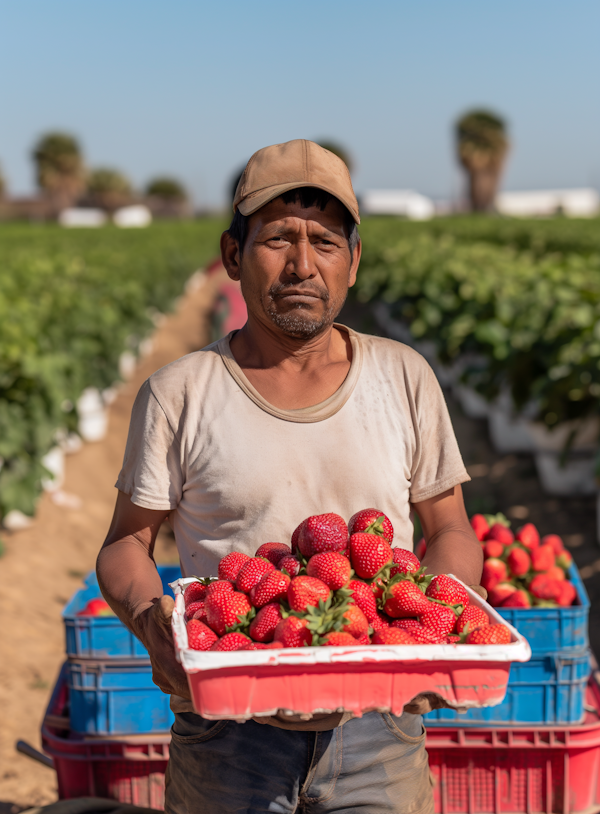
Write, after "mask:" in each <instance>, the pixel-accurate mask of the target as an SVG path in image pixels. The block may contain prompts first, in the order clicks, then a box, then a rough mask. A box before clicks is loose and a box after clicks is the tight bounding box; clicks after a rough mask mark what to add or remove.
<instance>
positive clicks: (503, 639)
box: [467, 624, 510, 644]
mask: <svg viewBox="0 0 600 814" xmlns="http://www.w3.org/2000/svg"><path fill="white" fill-rule="evenodd" d="M509 642H510V630H509V629H508V628H507V627H506V625H496V624H494V625H485V627H478V628H477V630H473V631H472V632H471V633H469V635H468V636H467V644H508V643H509Z"/></svg>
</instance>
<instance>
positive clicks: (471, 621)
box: [454, 605, 490, 633]
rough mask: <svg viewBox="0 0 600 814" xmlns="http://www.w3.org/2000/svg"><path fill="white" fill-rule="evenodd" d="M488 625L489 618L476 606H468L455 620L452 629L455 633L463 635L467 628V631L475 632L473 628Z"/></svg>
mask: <svg viewBox="0 0 600 814" xmlns="http://www.w3.org/2000/svg"><path fill="white" fill-rule="evenodd" d="M489 623H490V618H489V616H488V615H487V613H486V612H485V611H484V610H482V609H481V608H478V607H477V606H476V605H469V607H468V608H465V609H464V611H463V612H462V613H461V615H460V616H459V617H458V619H457V620H456V624H455V626H454V629H455V630H456V632H457V633H464V632H465V629H466V628H467V626H468V629H469V630H475V628H478V627H483V626H484V625H489Z"/></svg>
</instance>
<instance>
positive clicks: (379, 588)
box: [371, 577, 387, 600]
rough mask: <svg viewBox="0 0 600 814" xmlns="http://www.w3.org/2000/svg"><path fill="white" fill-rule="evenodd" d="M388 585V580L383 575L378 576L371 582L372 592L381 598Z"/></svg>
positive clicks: (377, 597)
mask: <svg viewBox="0 0 600 814" xmlns="http://www.w3.org/2000/svg"><path fill="white" fill-rule="evenodd" d="M386 587H387V581H386V580H385V579H383V578H382V577H376V578H375V579H374V580H373V582H371V593H372V594H373V596H374V597H375V599H377V600H378V599H381V597H382V596H383V592H384V591H385V589H386Z"/></svg>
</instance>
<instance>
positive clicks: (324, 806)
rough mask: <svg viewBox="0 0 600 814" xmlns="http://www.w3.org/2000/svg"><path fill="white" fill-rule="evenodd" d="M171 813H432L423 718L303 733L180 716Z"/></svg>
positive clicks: (376, 717) (375, 720)
mask: <svg viewBox="0 0 600 814" xmlns="http://www.w3.org/2000/svg"><path fill="white" fill-rule="evenodd" d="M171 734H172V740H171V750H170V760H169V765H168V768H167V776H166V800H165V811H166V812H167V814H204V812H206V814H234V812H235V814H246V812H247V814H258V812H274V813H275V814H293V812H297V814H300V812H306V814H330V812H336V813H337V814H342V812H345V813H346V814H354V812H356V814H392V812H393V814H432V812H433V795H432V788H431V783H430V779H429V765H428V760H427V753H426V752H425V732H424V729H423V723H422V718H421V716H420V715H410V714H409V713H404V714H403V715H402V716H400V717H395V716H393V715H388V714H380V713H378V712H370V713H368V714H366V715H364V716H363V717H362V718H353V719H351V720H350V721H348V722H347V723H345V724H344V725H343V726H340V727H338V728H337V729H332V730H328V731H325V732H301V731H294V730H288V729H278V728H276V727H273V726H269V725H264V724H258V723H256V722H255V721H246V723H243V724H239V723H236V722H235V721H208V720H206V719H204V718H201V717H200V716H199V715H195V714H193V713H185V714H178V715H176V720H175V724H174V725H173V727H172V730H171Z"/></svg>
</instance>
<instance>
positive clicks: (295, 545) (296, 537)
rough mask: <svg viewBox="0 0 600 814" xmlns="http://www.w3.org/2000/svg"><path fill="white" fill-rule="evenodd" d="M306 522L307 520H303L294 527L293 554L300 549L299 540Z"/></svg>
mask: <svg viewBox="0 0 600 814" xmlns="http://www.w3.org/2000/svg"><path fill="white" fill-rule="evenodd" d="M305 523H306V520H303V521H302V522H301V523H300V525H299V526H296V528H295V529H294V532H293V534H292V554H297V553H298V551H299V548H298V541H299V540H300V532H301V531H302V529H303V528H304V524H305Z"/></svg>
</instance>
